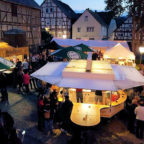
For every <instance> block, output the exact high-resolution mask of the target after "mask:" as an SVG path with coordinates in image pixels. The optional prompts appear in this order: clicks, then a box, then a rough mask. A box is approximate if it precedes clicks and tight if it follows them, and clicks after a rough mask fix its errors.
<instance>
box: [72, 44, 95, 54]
mask: <svg viewBox="0 0 144 144" xmlns="http://www.w3.org/2000/svg"><path fill="white" fill-rule="evenodd" d="M73 47H75V48H76V49H77V50H80V51H82V52H93V50H92V49H91V48H89V47H88V46H87V45H84V44H79V45H76V46H73Z"/></svg>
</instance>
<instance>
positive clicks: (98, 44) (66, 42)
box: [52, 38, 129, 51]
mask: <svg viewBox="0 0 144 144" xmlns="http://www.w3.org/2000/svg"><path fill="white" fill-rule="evenodd" d="M52 41H55V42H56V43H57V44H58V45H60V46H64V47H67V46H76V45H79V44H84V45H87V46H88V47H90V48H92V49H98V50H99V49H101V50H104V51H105V50H108V49H110V48H112V47H114V46H115V45H117V44H118V43H121V45H122V46H124V47H125V48H126V49H128V50H129V46H128V44H127V42H126V41H109V40H77V39H59V38H53V39H52Z"/></svg>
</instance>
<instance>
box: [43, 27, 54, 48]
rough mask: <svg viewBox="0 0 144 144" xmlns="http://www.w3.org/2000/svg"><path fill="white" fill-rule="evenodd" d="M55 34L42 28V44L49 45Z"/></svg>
mask: <svg viewBox="0 0 144 144" xmlns="http://www.w3.org/2000/svg"><path fill="white" fill-rule="evenodd" d="M52 38H53V36H52V35H51V34H50V33H49V32H47V31H46V30H45V29H43V30H42V32H41V40H42V45H43V46H47V45H49V44H50V42H51V40H52Z"/></svg>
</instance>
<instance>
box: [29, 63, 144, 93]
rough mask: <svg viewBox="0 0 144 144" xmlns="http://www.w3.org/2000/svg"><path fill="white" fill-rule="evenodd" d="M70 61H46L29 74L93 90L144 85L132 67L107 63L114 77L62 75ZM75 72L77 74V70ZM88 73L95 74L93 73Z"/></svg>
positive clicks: (41, 78) (58, 83) (45, 79)
mask: <svg viewBox="0 0 144 144" xmlns="http://www.w3.org/2000/svg"><path fill="white" fill-rule="evenodd" d="M78 61H79V60H75V61H74V62H75V64H77V63H78ZM81 61H82V60H81ZM83 61H86V60H83ZM70 63H71V62H57V63H54V62H52V63H47V64H46V65H45V66H44V67H42V68H41V69H39V70H38V71H36V72H34V73H33V74H32V75H31V76H33V77H36V78H38V79H40V80H43V81H46V82H48V83H51V84H55V85H57V86H59V87H70V88H84V89H94V90H111V91H117V90H118V89H128V88H132V87H136V86H140V85H144V77H143V76H142V75H141V74H140V73H139V72H138V71H137V70H136V69H135V68H134V67H129V66H120V65H112V64H109V65H110V66H111V67H112V70H113V73H114V79H101V78H87V77H83V78H76V77H74V75H73V74H74V73H71V75H67V76H64V75H63V72H64V70H65V68H66V67H67V66H68V65H69V64H70ZM78 66H80V65H78ZM80 67H81V66H80ZM76 73H77V74H78V73H79V72H76ZM83 74H84V75H85V74H88V72H84V73H83ZM89 74H91V75H95V74H94V73H89Z"/></svg>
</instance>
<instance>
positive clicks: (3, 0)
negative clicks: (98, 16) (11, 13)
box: [2, 0, 41, 10]
mask: <svg viewBox="0 0 144 144" xmlns="http://www.w3.org/2000/svg"><path fill="white" fill-rule="evenodd" d="M2 2H6V3H11V4H17V5H20V6H25V7H28V8H32V9H37V10H41V7H40V6H39V7H40V8H36V7H31V6H27V5H24V4H20V3H16V2H10V1H5V0H2Z"/></svg>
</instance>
